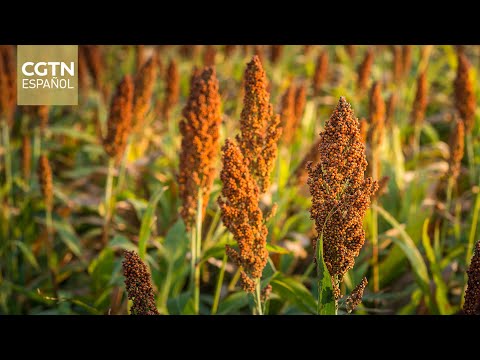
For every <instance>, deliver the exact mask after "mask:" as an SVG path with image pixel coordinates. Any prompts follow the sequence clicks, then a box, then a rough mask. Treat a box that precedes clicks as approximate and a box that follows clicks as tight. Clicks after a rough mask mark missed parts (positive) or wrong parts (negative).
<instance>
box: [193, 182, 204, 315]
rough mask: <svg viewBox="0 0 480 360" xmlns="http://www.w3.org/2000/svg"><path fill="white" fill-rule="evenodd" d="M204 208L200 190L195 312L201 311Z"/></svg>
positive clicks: (197, 224) (196, 241) (197, 220)
mask: <svg viewBox="0 0 480 360" xmlns="http://www.w3.org/2000/svg"><path fill="white" fill-rule="evenodd" d="M202 210H203V195H202V191H201V190H199V191H198V202H197V219H196V224H195V225H196V231H195V235H196V240H195V246H196V251H195V292H194V309H195V314H198V313H199V312H200V259H201V252H202V219H203V216H202V212H203V211H202Z"/></svg>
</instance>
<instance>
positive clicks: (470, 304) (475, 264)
mask: <svg viewBox="0 0 480 360" xmlns="http://www.w3.org/2000/svg"><path fill="white" fill-rule="evenodd" d="M467 274H468V283H467V290H466V291H465V303H464V304H463V311H464V312H465V314H467V315H480V241H478V242H477V244H476V245H475V252H474V254H473V257H472V261H471V262H470V266H469V268H468V270H467Z"/></svg>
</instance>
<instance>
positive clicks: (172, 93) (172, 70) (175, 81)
mask: <svg viewBox="0 0 480 360" xmlns="http://www.w3.org/2000/svg"><path fill="white" fill-rule="evenodd" d="M179 95H180V75H179V73H178V66H177V62H176V61H175V60H173V59H172V60H170V63H169V64H168V68H167V74H166V88H165V99H164V101H163V116H164V118H165V119H167V120H168V119H169V116H170V112H171V110H172V108H173V107H174V106H175V105H176V104H177V102H178V97H179Z"/></svg>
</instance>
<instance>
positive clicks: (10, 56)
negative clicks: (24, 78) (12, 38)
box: [0, 45, 17, 127]
mask: <svg viewBox="0 0 480 360" xmlns="http://www.w3.org/2000/svg"><path fill="white" fill-rule="evenodd" d="M16 104H17V65H16V59H15V47H14V46H13V45H0V121H1V120H3V119H5V120H6V121H7V124H8V125H9V126H10V127H11V126H12V123H13V115H14V112H15V106H16Z"/></svg>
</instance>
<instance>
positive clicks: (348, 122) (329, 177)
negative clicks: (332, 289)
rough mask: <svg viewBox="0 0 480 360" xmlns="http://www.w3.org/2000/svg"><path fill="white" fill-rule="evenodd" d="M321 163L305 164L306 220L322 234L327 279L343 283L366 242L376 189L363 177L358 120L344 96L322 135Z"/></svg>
mask: <svg viewBox="0 0 480 360" xmlns="http://www.w3.org/2000/svg"><path fill="white" fill-rule="evenodd" d="M319 152H320V161H319V162H318V164H316V165H315V166H312V164H311V163H309V164H308V165H307V168H308V180H307V183H308V185H309V187H310V193H311V195H312V207H311V209H310V217H311V219H312V220H314V221H315V227H316V230H317V233H318V235H319V236H320V235H323V257H324V260H325V263H326V265H327V268H328V271H329V273H330V275H331V276H332V277H333V278H334V279H337V280H338V281H341V280H342V278H343V275H344V274H345V273H346V272H347V271H348V270H350V269H351V268H352V267H353V265H354V263H355V257H357V256H358V254H359V252H360V249H361V248H362V246H363V244H364V242H365V232H364V230H363V218H364V217H365V212H366V211H367V209H368V207H369V206H370V198H371V196H372V195H373V194H374V193H375V191H376V190H377V189H378V184H377V182H376V181H373V180H372V178H370V177H369V178H365V176H364V174H365V170H366V168H367V160H366V158H365V145H364V144H363V143H362V141H361V139H360V129H359V123H358V119H357V118H356V117H355V116H354V113H353V110H352V109H351V106H350V104H349V103H347V101H346V100H345V98H344V97H341V98H340V101H339V103H338V105H337V107H336V109H335V111H334V112H333V114H332V116H331V117H330V119H329V120H328V121H327V123H326V124H325V129H324V131H322V132H321V133H320V147H319Z"/></svg>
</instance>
